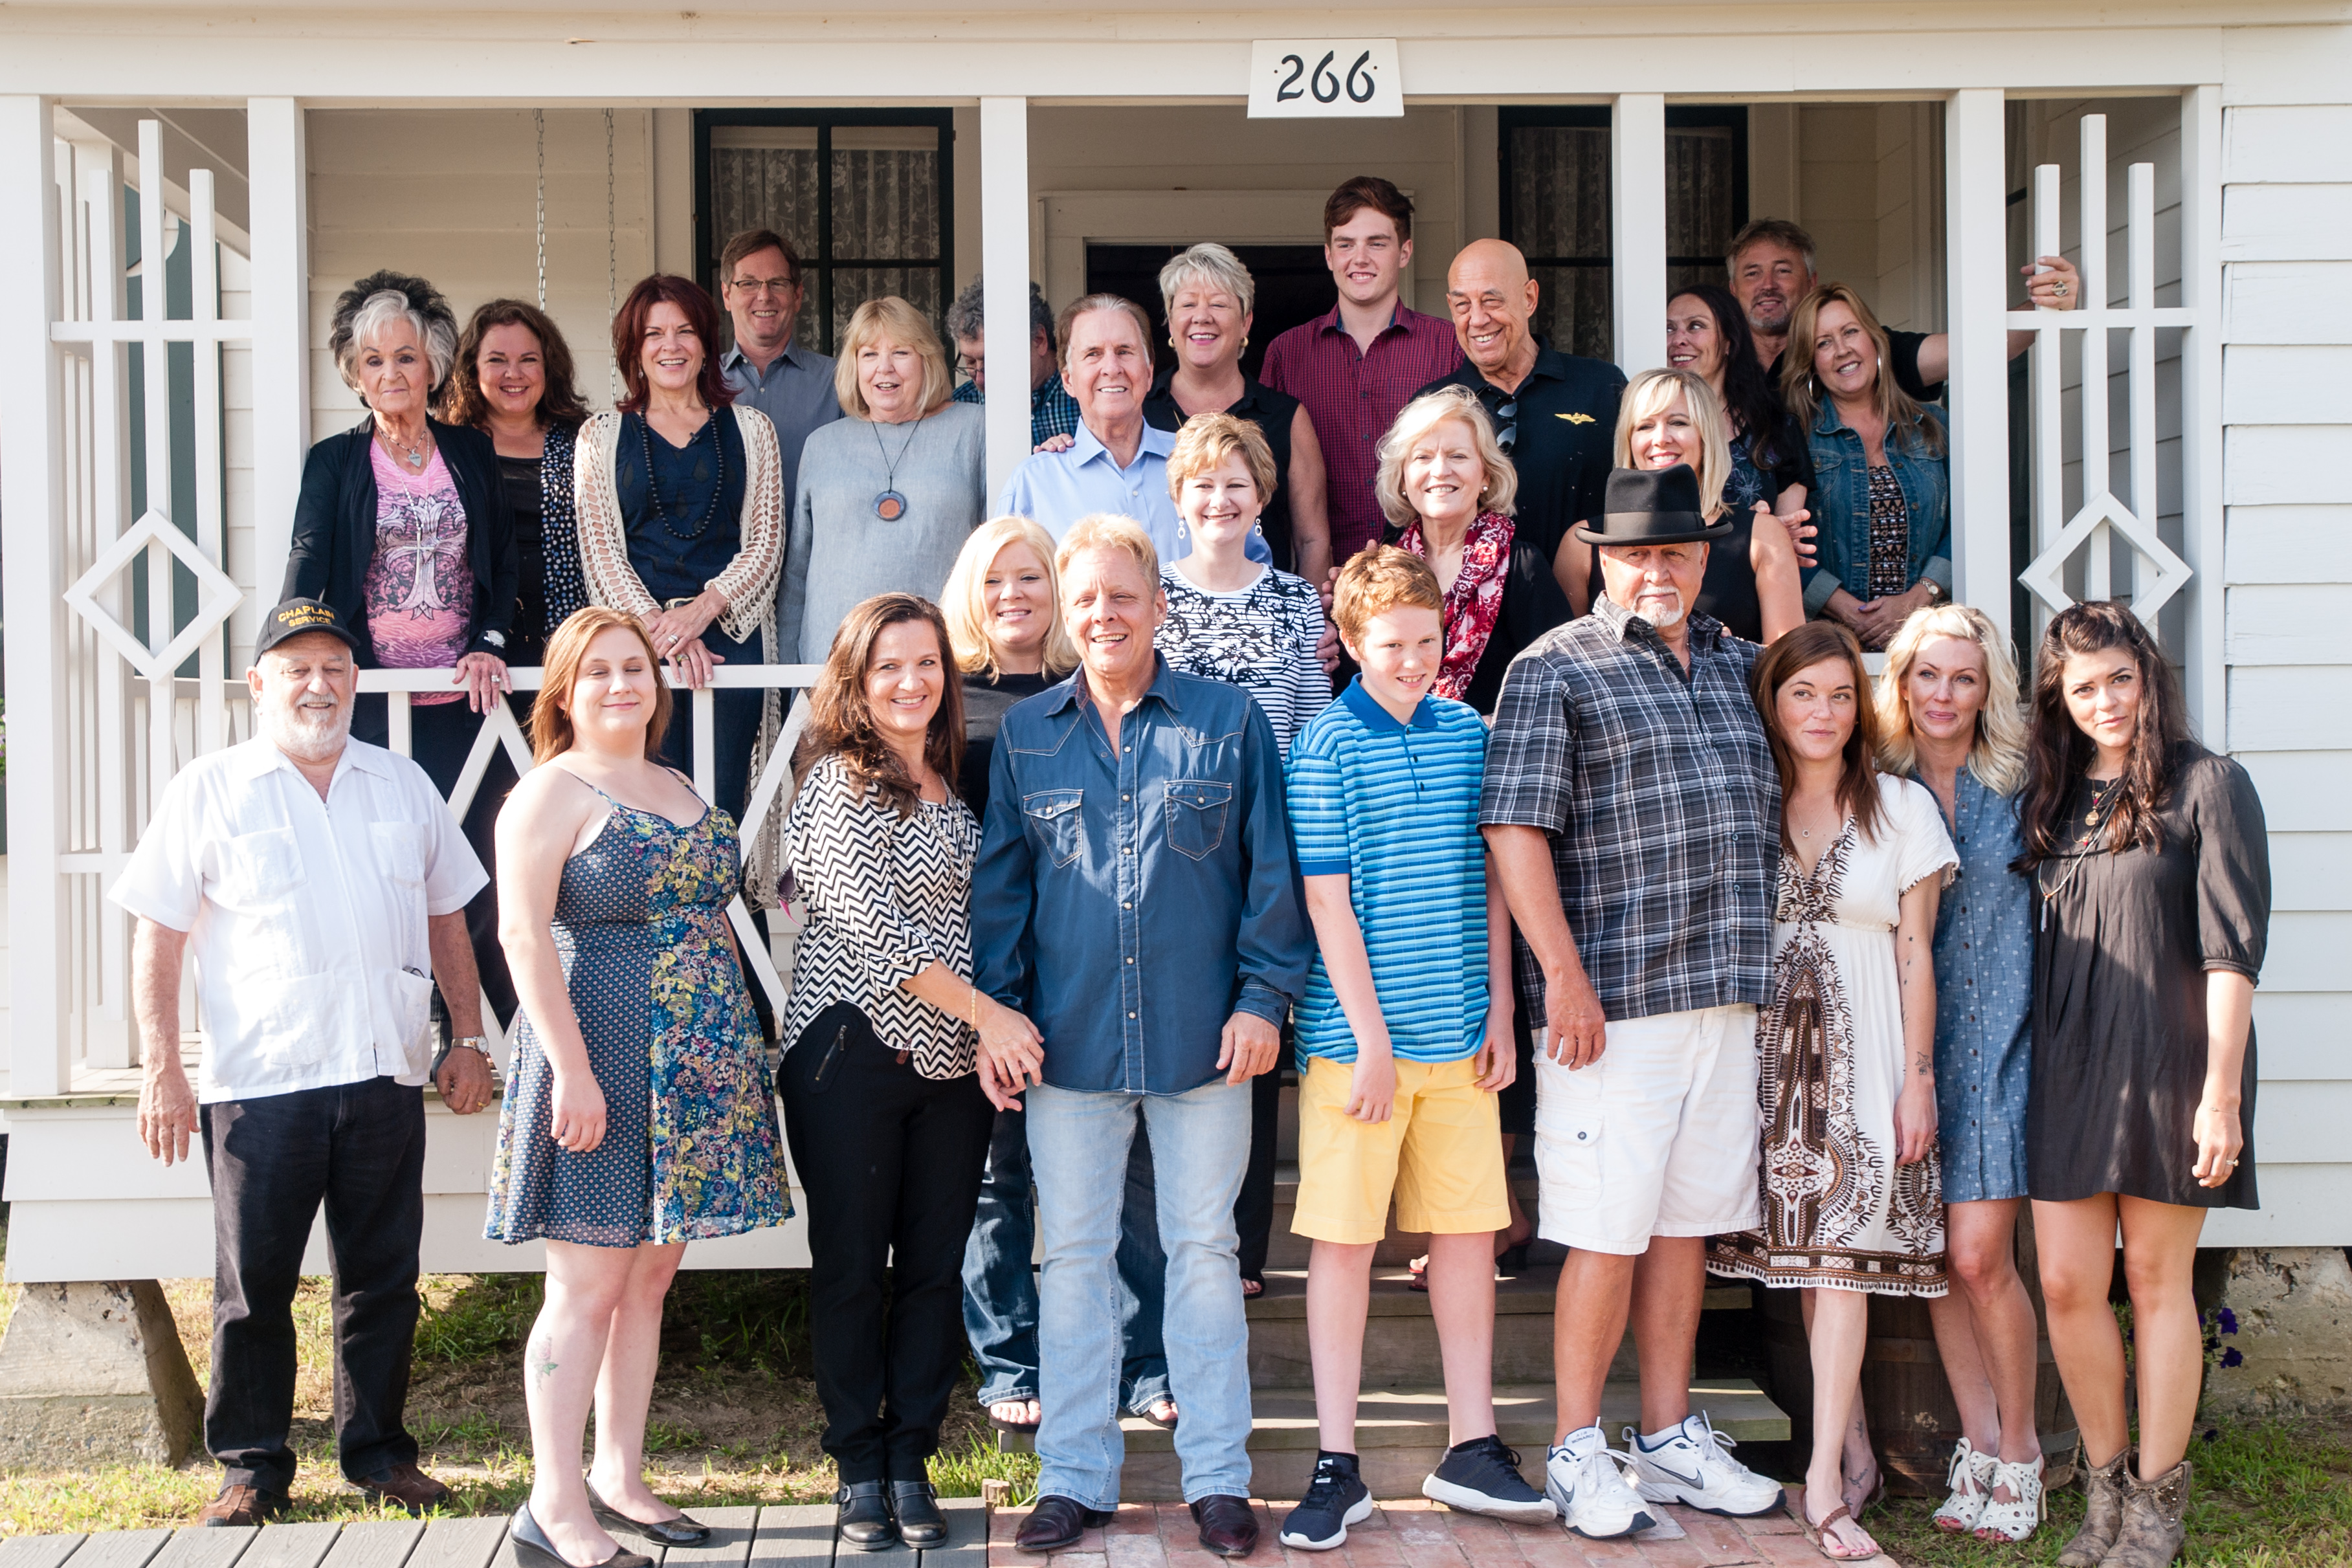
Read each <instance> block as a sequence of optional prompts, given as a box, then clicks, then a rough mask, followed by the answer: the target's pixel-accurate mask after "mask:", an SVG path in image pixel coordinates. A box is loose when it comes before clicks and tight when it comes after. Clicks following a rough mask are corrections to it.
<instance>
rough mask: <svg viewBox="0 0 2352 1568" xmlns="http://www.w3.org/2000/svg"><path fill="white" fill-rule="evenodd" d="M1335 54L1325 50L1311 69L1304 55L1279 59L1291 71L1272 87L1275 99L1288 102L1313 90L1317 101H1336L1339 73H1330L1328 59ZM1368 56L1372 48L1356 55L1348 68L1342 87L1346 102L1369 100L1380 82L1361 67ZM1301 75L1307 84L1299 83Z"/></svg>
mask: <svg viewBox="0 0 2352 1568" xmlns="http://www.w3.org/2000/svg"><path fill="white" fill-rule="evenodd" d="M1338 57H1339V51H1338V50H1336V49H1327V50H1325V51H1324V53H1323V57H1322V58H1321V59H1319V60H1318V61H1316V62H1315V69H1314V70H1313V71H1312V72H1311V73H1310V72H1309V71H1308V70H1307V61H1306V59H1305V58H1304V57H1301V56H1298V55H1285V56H1283V57H1282V61H1281V63H1282V64H1283V65H1285V66H1287V67H1289V68H1290V74H1289V75H1287V76H1286V77H1284V78H1282V80H1281V82H1280V83H1279V84H1278V85H1277V86H1276V88H1275V89H1274V101H1275V102H1276V103H1288V102H1289V101H1290V100H1292V99H1299V98H1305V97H1307V95H1308V94H1309V93H1312V94H1313V95H1314V98H1315V101H1316V102H1318V103H1336V102H1338V101H1339V94H1340V92H1341V91H1342V90H1343V89H1342V84H1341V82H1340V80H1339V78H1338V77H1336V76H1334V75H1332V74H1331V62H1332V61H1333V60H1335V59H1337V58H1338ZM1371 57H1372V51H1371V50H1370V49H1366V50H1365V51H1364V52H1363V53H1362V54H1360V55H1358V56H1357V57H1356V63H1355V64H1354V65H1352V66H1349V68H1348V79H1347V81H1346V83H1345V86H1344V90H1345V91H1346V92H1347V94H1348V101H1349V103H1370V101H1371V100H1372V93H1373V91H1374V90H1375V89H1377V88H1378V87H1379V86H1380V84H1379V83H1378V82H1377V81H1375V80H1374V79H1373V78H1372V74H1371V73H1370V71H1368V70H1366V69H1365V68H1364V67H1365V66H1366V65H1367V64H1369V63H1370V60H1371ZM1301 77H1305V78H1307V85H1306V86H1305V87H1303V88H1302V87H1300V86H1299V85H1298V78H1301Z"/></svg>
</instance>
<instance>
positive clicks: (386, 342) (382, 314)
mask: <svg viewBox="0 0 2352 1568" xmlns="http://www.w3.org/2000/svg"><path fill="white" fill-rule="evenodd" d="M328 347H329V349H330V350H331V351H332V352H333V354H334V356H335V368H336V369H337V370H339V371H341V372H342V377H343V382H344V384H346V385H347V386H349V387H350V388H351V389H352V391H353V392H356V393H358V394H359V399H360V402H361V404H362V406H363V407H364V408H365V409H366V410H367V417H366V418H364V419H362V420H361V421H360V423H358V424H356V425H353V426H352V428H351V429H349V430H346V431H344V432H342V433H341V434H336V435H331V436H328V437H327V438H326V439H325V440H323V441H321V442H320V443H319V444H317V445H315V446H313V447H311V448H310V457H309V459H308V461H306V462H305V463H304V465H303V467H302V492H301V497H300V499H299V501H297V502H296V504H295V508H294V537H293V542H292V546H291V548H290V549H289V552H288V556H287V560H286V580H285V583H284V584H283V586H282V587H281V588H280V589H279V591H278V597H279V598H281V599H295V598H308V599H320V600H324V601H326V602H327V603H329V604H331V605H333V606H334V607H335V609H336V611H337V612H340V613H341V615H342V616H343V617H344V624H346V625H348V626H350V627H351V628H352V630H353V631H354V632H357V633H358V635H359V639H360V642H359V648H358V657H359V664H360V667H361V668H362V669H370V668H376V669H392V670H417V669H431V670H447V671H449V672H450V676H449V680H448V686H449V687H450V688H451V689H448V690H434V691H426V692H419V693H417V694H415V695H413V696H412V697H411V698H410V699H409V721H410V730H409V734H410V739H411V747H410V754H411V755H412V756H413V757H414V758H415V760H416V761H417V763H418V764H419V765H420V766H421V767H423V768H424V769H425V773H426V774H427V775H428V776H429V777H430V778H431V779H432V780H433V782H434V785H435V786H436V788H437V789H440V790H441V792H442V793H443V794H445V795H446V794H447V793H448V792H449V790H450V789H453V788H455V786H456V784H457V775H458V773H459V772H460V771H461V770H462V769H463V768H464V767H465V762H466V757H467V752H468V751H470V750H471V749H472V747H473V744H474V736H475V733H476V731H477V730H478V728H479V727H480V724H481V720H480V717H479V716H480V715H482V714H483V713H486V712H488V709H489V708H490V707H491V706H492V705H493V704H496V703H498V702H499V701H500V700H502V698H503V697H504V695H505V693H506V690H507V685H508V682H507V664H506V660H507V643H508V638H509V635H510V633H511V630H512V624H511V623H512V622H513V618H514V607H515V590H516V580H517V573H518V570H519V569H518V566H517V562H516V557H515V545H514V522H513V517H512V515H511V513H510V512H509V509H508V506H507V498H506V490H505V486H504V484H503V481H502V479H501V477H500V475H499V458H498V453H497V451H496V449H495V448H494V447H493V446H492V445H491V444H490V438H489V437H488V435H486V434H483V433H482V432H480V431H478V430H474V429H471V428H468V427H467V426H465V425H455V424H444V423H441V422H440V421H439V420H437V419H435V418H433V417H432V416H431V415H430V414H429V413H427V412H426V410H427V409H428V408H429V407H431V405H432V402H433V399H434V398H435V396H436V395H437V394H438V393H439V392H440V391H441V388H442V384H443V383H444V382H446V381H447V380H448V379H449V373H450V370H451V368H452V366H453V365H454V363H455V361H456V359H457V319H456V318H455V317H454V316H452V315H451V314H450V310H449V302H448V301H447V300H446V299H444V298H442V297H441V293H440V291H439V290H438V289H436V288H435V287H433V286H432V285H431V284H430V283H427V282H426V281H425V279H423V278H421V277H410V276H408V275H407V274H405V273H398V272H378V273H374V274H372V275H371V276H369V277H362V278H361V279H360V280H359V281H358V282H357V283H354V284H353V285H352V287H349V288H347V289H345V290H344V291H343V294H342V297H341V298H339V299H337V300H336V301H335V324H334V331H333V334H332V336H331V337H330V338H329V339H328ZM388 729H389V723H388V716H387V714H386V711H385V702H384V699H383V698H382V697H378V696H362V698H360V700H359V706H358V708H357V710H356V712H355V713H354V715H353V716H352V735H353V736H354V737H357V738H359V739H362V740H367V741H373V742H374V743H376V744H378V745H383V744H384V743H385V742H386V739H387V735H388Z"/></svg>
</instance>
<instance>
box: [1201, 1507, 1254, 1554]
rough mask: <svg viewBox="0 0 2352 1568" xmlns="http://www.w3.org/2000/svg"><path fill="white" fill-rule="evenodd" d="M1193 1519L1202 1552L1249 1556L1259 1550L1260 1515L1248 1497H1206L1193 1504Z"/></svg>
mask: <svg viewBox="0 0 2352 1568" xmlns="http://www.w3.org/2000/svg"><path fill="white" fill-rule="evenodd" d="M1192 1522H1193V1523H1195V1524H1197V1525H1199V1526H1200V1527H1201V1550H1202V1551H1203V1552H1215V1553H1216V1554H1217V1555H1218V1556H1220V1557H1246V1556H1248V1555H1249V1554H1250V1553H1251V1552H1255V1551H1256V1550H1257V1514H1256V1512H1255V1511H1254V1510H1253V1509H1252V1508H1251V1507H1250V1505H1249V1499H1247V1498H1245V1497H1204V1498H1202V1500H1200V1501H1198V1502H1196V1503H1194V1504H1193V1505H1192Z"/></svg>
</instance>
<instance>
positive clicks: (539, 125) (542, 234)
mask: <svg viewBox="0 0 2352 1568" xmlns="http://www.w3.org/2000/svg"><path fill="white" fill-rule="evenodd" d="M530 124H531V129H532V130H533V131H537V132H538V134H539V308H541V310H545V309H546V308H547V110H543V109H534V110H531V111H530Z"/></svg>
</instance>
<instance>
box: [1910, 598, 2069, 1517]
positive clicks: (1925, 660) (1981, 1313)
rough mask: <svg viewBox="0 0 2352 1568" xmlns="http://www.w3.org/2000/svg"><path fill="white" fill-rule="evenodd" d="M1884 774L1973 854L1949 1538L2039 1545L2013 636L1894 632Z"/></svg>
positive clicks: (1926, 617) (1940, 1322) (2021, 751)
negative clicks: (1920, 799) (2025, 1259)
mask: <svg viewBox="0 0 2352 1568" xmlns="http://www.w3.org/2000/svg"><path fill="white" fill-rule="evenodd" d="M1878 716H1879V734H1880V736H1881V737H1883V738H1882V740H1881V742H1880V746H1881V749H1882V751H1883V752H1884V756H1883V757H1882V758H1881V763H1882V765H1883V766H1884V767H1885V768H1886V770H1887V771H1888V772H1890V773H1895V774H1898V775H1908V776H1909V777H1911V778H1914V779H1917V780H1918V781H1919V782H1920V783H1922V784H1925V785H1926V786H1927V788H1928V789H1930V790H1932V791H1933V792H1934V793H1935V796H1936V800H1937V804H1938V805H1940V806H1941V807H1942V808H1943V811H1944V825H1945V826H1946V827H1948V828H1949V829H1950V830H1951V833H1952V843H1953V845H1954V847H1955V848H1957V849H1958V852H1959V857H1960V875H1959V883H1958V887H1957V888H1956V889H1955V890H1954V891H1952V892H1951V893H1948V894H1946V895H1945V897H1944V901H1943V904H1942V907H1941V908H1940V909H1939V910H1938V911H1937V917H1936V947H1935V956H1936V1094H1937V1143H1938V1146H1939V1148H1940V1149H1941V1152H1942V1158H1943V1166H1944V1202H1945V1204H1946V1208H1945V1218H1944V1227H1945V1237H1946V1243H1945V1245H1946V1249H1947V1252H1948V1257H1949V1260H1950V1269H1951V1274H1952V1279H1953V1281H1954V1282H1955V1283H1956V1284H1957V1285H1958V1289H1957V1290H1955V1291H1951V1292H1950V1293H1949V1294H1948V1295H1946V1296H1945V1297H1943V1298H1942V1299H1941V1300H1939V1301H1930V1302H1929V1303H1928V1310H1929V1312H1930V1313H1931V1314H1932V1315H1933V1317H1934V1319H1935V1324H1936V1343H1937V1348H1938V1349H1939V1350H1940V1351H1941V1352H1942V1354H1943V1359H1944V1372H1945V1375H1946V1376H1947V1377H1948V1379H1949V1381H1950V1383H1951V1385H1952V1398H1953V1402H1954V1403H1955V1404H1957V1405H1958V1406H1959V1411H1960V1423H1961V1427H1962V1428H1963V1432H1964V1435H1963V1436H1962V1437H1961V1438H1960V1441H1959V1445H1958V1449H1957V1450H1956V1451H1955V1452H1954V1454H1953V1456H1952V1467H1951V1476H1950V1484H1951V1489H1952V1490H1951V1496H1950V1498H1949V1499H1948V1500H1946V1502H1945V1503H1944V1506H1943V1507H1942V1508H1940V1509H1938V1510H1937V1512H1936V1522H1937V1525H1938V1526H1940V1527H1941V1528H1943V1529H1945V1530H1948V1531H1955V1532H1958V1531H1973V1532H1974V1533H1975V1534H1977V1535H1978V1536H1979V1537H1981V1538H1983V1539H1984V1540H1987V1541H2022V1540H2024V1539H2025V1538H2026V1537H2027V1536H2029V1535H2031V1534H2032V1533H2033V1530H2034V1526H2035V1525H2036V1524H2038V1523H2039V1522H2040V1521H2041V1517H2042V1446H2041V1443H2040V1442H2039V1440H2038V1439H2037V1437H2036V1435H2035V1431H2034V1424H2033V1392H2034V1381H2035V1377H2036V1375H2037V1373H2038V1372H2039V1370H2040V1368H2039V1365H2038V1358H2037V1354H2036V1349H2037V1347H2036V1343H2035V1341H2036V1329H2035V1326H2034V1321H2033V1303H2032V1300H2031V1298H2029V1297H2028V1296H2027V1295H2026V1293H2025V1282H2024V1281H2022V1280H2021V1279H2020V1278H2019V1276H2018V1271H2017V1256H2016V1245H2015V1241H2016V1232H2017V1217H2018V1211H2019V1209H2020V1208H2021V1207H2022V1205H2023V1203H2024V1199H2025V1197H2026V1189H2025V1105H2026V1094H2027V1089H2028V1086H2029V1077H2030V1068H2031V1064H2032V1021H2031V1016H2030V1015H2031V1011H2032V981H2033V929H2032V895H2031V890H2030V888H2029V887H2028V885H2027V883H2026V880H2025V879H2024V878H2023V877H2021V876H2020V875H2018V874H2017V873H2015V872H2013V871H2011V869H2010V862H2012V861H2014V860H2015V859H2016V858H2017V856H2018V854H2019V852H2020V851H2021V849H2022V848H2023V847H2024V846H2023V839H2022V836H2021V833H2020V832H2019V829H2018V820H2017V807H2016V800H2015V796H2016V794H2017V791H2018V789H2019V788H2020V786H2021V785H2022V784H2023V782H2024V780H2025V723H2024V718H2023V716H2022V712H2021V708H2020V706H2019V703H2018V687H2017V664H2016V662H2015V661H2014V660H2013V659H2012V658H2011V656H2010V652H2009V643H2008V640H2007V639H2006V638H2004V637H2002V636H2001V634H2000V632H1999V631H1998V630H1997V629H1996V628H1995V627H1994V625H1993V623H1992V622H1990V620H1988V619H1986V617H1985V615H1984V613H1983V612H1981V611H1977V610H1972V609H1969V608H1968V607H1967V606H1965V605H1958V604H1943V605H1937V606H1936V607H1934V608H1932V609H1927V610H1921V611H1918V612H1916V613H1914V614H1913V615H1912V616H1911V617H1910V619H1909V620H1907V621H1905V622H1903V623H1902V624H1901V626H1900V627H1898V628H1896V629H1895V631H1894V635H1893V639H1892V641H1891V642H1889V643H1888V644H1887V650H1886V666H1885V670H1884V671H1882V672H1881V673H1880V674H1879V677H1878Z"/></svg>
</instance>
